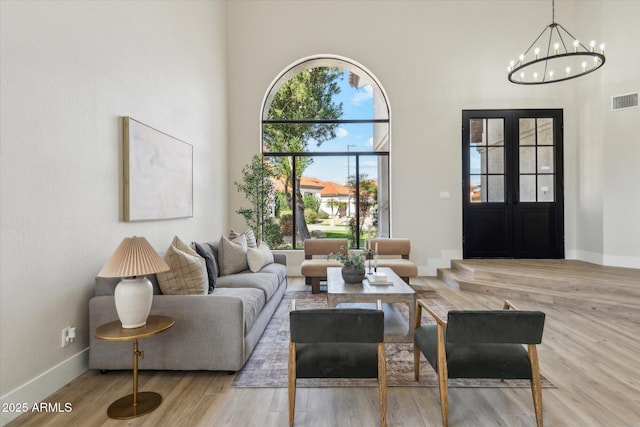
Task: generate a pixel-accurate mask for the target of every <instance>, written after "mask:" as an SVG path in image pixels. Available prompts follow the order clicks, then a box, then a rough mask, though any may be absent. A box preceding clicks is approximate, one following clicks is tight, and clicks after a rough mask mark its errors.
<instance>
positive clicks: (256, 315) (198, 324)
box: [89, 242, 287, 371]
mask: <svg viewBox="0 0 640 427" xmlns="http://www.w3.org/2000/svg"><path fill="white" fill-rule="evenodd" d="M216 243H217V242H209V244H210V245H216ZM214 252H215V246H214ZM274 260H275V262H274V263H273V264H269V265H266V266H264V267H263V268H262V269H261V270H260V271H258V272H256V273H252V272H251V271H249V270H247V271H243V272H240V273H237V274H231V275H227V276H220V277H218V278H217V283H216V285H215V289H214V290H213V292H212V293H210V294H208V295H162V294H161V292H160V287H159V286H158V282H157V279H156V277H155V275H152V276H149V279H150V280H151V282H152V283H153V286H154V296H153V305H152V307H151V314H152V315H163V316H169V317H171V318H173V319H174V320H175V324H174V325H173V327H171V328H170V329H169V330H167V331H165V332H162V333H161V334H158V335H155V336H152V337H148V338H143V339H141V340H140V343H139V345H140V350H142V351H144V359H142V358H140V359H139V368H140V369H153V370H208V371H237V370H239V369H241V368H242V366H243V365H244V363H245V362H246V361H247V359H248V358H249V356H250V355H251V352H252V351H253V348H254V347H255V346H256V344H257V343H258V340H259V339H260V336H261V335H262V333H263V331H264V329H265V328H266V326H267V324H268V323H269V320H270V319H271V317H272V316H273V313H274V312H275V310H276V308H277V307H278V304H279V303H280V301H281V300H282V297H283V295H284V292H285V290H286V287H287V267H286V257H285V255H283V254H274ZM119 281H120V279H105V278H100V277H98V278H96V289H95V290H96V294H95V296H94V297H93V298H91V300H90V302H89V324H90V331H91V337H90V350H89V368H90V369H100V370H115V369H131V367H132V358H133V355H132V342H131V341H125V342H107V341H101V340H98V339H97V338H95V337H94V336H93V331H95V329H96V328H97V327H98V326H100V325H102V324H104V323H107V322H110V321H113V320H117V319H118V315H117V313H116V308H115V303H114V298H113V292H114V289H115V286H116V285H117V283H118V282H119Z"/></svg>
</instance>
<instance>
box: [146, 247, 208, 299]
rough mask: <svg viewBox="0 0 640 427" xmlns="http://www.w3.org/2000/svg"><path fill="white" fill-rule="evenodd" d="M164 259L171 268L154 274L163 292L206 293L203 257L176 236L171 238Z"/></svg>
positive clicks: (206, 283) (179, 293)
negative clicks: (171, 240)
mask: <svg viewBox="0 0 640 427" xmlns="http://www.w3.org/2000/svg"><path fill="white" fill-rule="evenodd" d="M164 261H165V262H166V263H167V264H168V265H169V267H170V268H171V269H170V270H169V271H166V272H162V273H157V274H156V276H157V278H158V284H159V285H160V289H161V290H162V293H163V294H167V295H188V294H196V295H199V294H206V293H207V291H208V288H209V279H208V277H207V267H206V265H205V261H204V258H202V257H201V256H200V255H198V253H197V252H196V251H194V250H193V249H191V248H190V247H189V246H187V245H186V244H184V243H183V242H182V241H181V240H180V239H179V238H178V236H175V237H174V238H173V242H171V245H170V246H169V248H168V249H167V252H166V253H165V255H164Z"/></svg>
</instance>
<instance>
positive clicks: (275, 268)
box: [260, 263, 287, 282]
mask: <svg viewBox="0 0 640 427" xmlns="http://www.w3.org/2000/svg"><path fill="white" fill-rule="evenodd" d="M260 273H271V274H275V275H276V276H277V277H278V281H279V282H283V281H284V280H285V279H286V278H287V266H286V265H284V264H278V263H273V264H269V265H265V266H264V267H262V270H260Z"/></svg>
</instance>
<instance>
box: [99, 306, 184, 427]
mask: <svg viewBox="0 0 640 427" xmlns="http://www.w3.org/2000/svg"><path fill="white" fill-rule="evenodd" d="M173 323H174V320H173V319H172V318H170V317H166V316H149V318H148V319H147V324H146V325H145V326H142V327H140V328H133V329H125V328H123V327H122V323H120V321H119V320H114V321H113V322H109V323H105V324H104V325H101V326H99V327H97V328H96V330H95V332H94V333H93V335H94V336H95V337H96V338H98V339H100V340H104V341H131V340H133V393H132V394H129V395H127V396H124V397H121V398H120V399H118V400H116V401H115V402H113V403H112V404H111V405H110V406H109V409H107V415H109V417H111V418H114V419H117V420H126V419H129V418H135V417H139V416H141V415H144V414H148V413H149V412H152V411H153V410H155V409H156V408H157V407H158V406H160V403H162V396H160V394H158V393H155V392H153V391H143V392H140V393H138V357H142V358H143V359H144V351H139V350H138V339H139V338H146V337H150V336H152V335H156V334H159V333H160V332H163V331H166V330H167V329H169V328H170V327H172V326H173Z"/></svg>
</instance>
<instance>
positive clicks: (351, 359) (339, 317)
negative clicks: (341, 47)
mask: <svg viewBox="0 0 640 427" xmlns="http://www.w3.org/2000/svg"><path fill="white" fill-rule="evenodd" d="M289 321H290V334H291V339H290V342H289V364H288V388H289V425H290V426H293V422H294V416H295V406H296V379H297V378H377V379H378V396H379V400H380V425H381V426H383V427H384V426H385V425H386V417H387V380H386V354H385V348H384V312H383V311H382V306H381V304H380V301H378V309H377V310H376V309H364V308H362V309H361V308H327V309H307V310H296V309H295V300H294V301H293V303H292V311H291V312H290V314H289Z"/></svg>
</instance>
